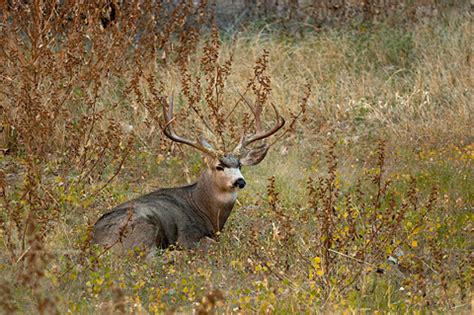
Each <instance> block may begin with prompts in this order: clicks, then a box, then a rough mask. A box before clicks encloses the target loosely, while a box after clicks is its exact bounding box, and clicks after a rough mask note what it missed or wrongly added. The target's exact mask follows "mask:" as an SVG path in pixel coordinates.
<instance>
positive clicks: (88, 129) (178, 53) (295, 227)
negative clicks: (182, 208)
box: [0, 1, 474, 313]
mask: <svg viewBox="0 0 474 315" xmlns="http://www.w3.org/2000/svg"><path fill="white" fill-rule="evenodd" d="M415 3H416V1H415ZM466 6H467V4H464V6H459V7H458V8H450V9H449V10H447V9H446V8H444V7H443V6H441V7H439V10H438V11H437V12H436V14H435V16H434V17H429V19H427V20H420V21H416V20H413V19H408V18H405V17H406V16H402V18H400V19H399V20H397V19H396V17H395V16H396V15H390V17H389V20H388V21H385V22H384V21H382V22H380V21H379V14H377V11H376V10H375V9H373V10H368V11H367V10H366V11H361V12H365V13H364V15H363V16H364V18H363V19H361V20H356V21H355V22H354V20H350V18H351V17H350V16H348V15H347V16H346V15H344V16H343V17H344V19H342V20H341V19H339V20H338V19H335V20H334V19H332V20H331V23H335V22H334V21H337V23H341V24H340V25H334V24H331V25H332V26H331V27H326V26H325V24H324V23H323V24H318V23H315V22H314V21H312V22H311V21H309V22H308V21H306V22H308V23H310V24H311V23H312V24H311V25H312V27H310V29H311V31H308V23H306V24H304V23H301V21H300V23H301V25H302V26H301V28H295V26H294V25H293V26H292V27H293V28H292V29H291V32H289V31H288V29H286V28H284V27H283V28H272V26H271V24H267V22H266V21H265V23H264V25H265V27H263V28H261V27H259V23H263V22H261V21H263V20H257V21H256V22H254V23H249V24H247V25H246V28H244V29H243V30H242V33H240V34H239V33H232V34H231V35H232V36H229V33H225V34H224V36H223V35H222V33H220V30H219V29H218V27H217V26H216V23H215V22H216V20H217V21H218V20H219V19H218V18H217V19H216V18H215V17H214V15H213V14H211V13H210V12H211V10H209V5H208V4H207V3H205V2H202V3H200V4H199V5H198V6H194V5H193V4H191V3H188V2H179V3H178V4H172V3H168V2H154V1H132V2H124V3H119V2H115V1H111V2H104V3H101V4H98V3H87V2H86V3H75V2H64V3H57V2H55V1H51V2H43V1H31V2H24V1H10V2H8V1H7V2H3V3H2V4H1V7H0V13H1V25H0V28H1V33H2V36H1V38H0V45H1V53H0V76H1V85H0V109H1V113H0V115H1V116H0V119H1V121H0V122H1V124H2V133H1V134H2V138H1V139H0V140H1V142H0V144H1V146H2V148H1V149H2V156H1V161H0V165H1V169H0V197H1V200H2V202H1V205H2V211H1V213H0V240H1V245H0V246H1V251H2V254H0V272H1V273H2V277H1V278H2V279H1V282H0V305H1V306H2V307H3V309H4V311H5V312H8V313H11V312H15V311H16V312H22V313H26V312H32V311H38V312H40V313H54V312H58V313H65V312H72V313H76V312H99V311H107V312H127V313H128V312H156V313H160V312H165V311H191V310H192V309H195V310H196V311H197V312H198V313H208V312H212V311H215V310H220V311H223V312H244V313H247V312H272V311H275V312H276V311H286V312H302V311H311V310H325V311H337V312H343V311H345V310H355V309H368V310H369V311H372V310H383V311H393V312H406V311H414V310H424V309H430V310H443V311H448V312H454V311H464V312H468V311H469V307H470V306H469V305H470V301H471V300H472V265H473V264H472V254H471V253H472V250H473V243H472V221H473V217H472V205H473V204H472V202H473V200H472V188H471V184H472V182H473V180H474V178H473V171H472V160H473V152H474V147H473V144H472V139H473V134H472V131H471V128H470V122H472V113H473V108H472V91H471V89H472V75H471V71H470V69H471V68H472V60H471V59H472V47H471V46H472V35H471V34H470V28H471V27H472V23H471V20H470V19H471V17H470V15H469V13H468V11H466ZM441 9H446V10H441ZM414 12H415V13H416V10H415V11H414ZM277 17H278V16H277ZM415 17H416V15H415ZM275 18H276V17H275ZM279 18H281V17H279ZM346 19H347V20H346ZM318 21H320V20H318ZM350 21H351V22H350ZM394 21H398V22H399V24H397V23H394ZM296 22H297V21H296ZM337 23H336V24H337ZM297 24H298V23H296V24H295V25H297ZM255 30H258V31H259V32H258V33H256V32H255ZM294 30H299V31H298V32H295V33H293V32H294ZM229 37H230V38H229ZM222 38H226V39H225V40H223V39H222ZM170 95H174V96H175V102H176V103H177V104H178V108H179V112H178V113H177V120H179V121H180V122H181V123H180V125H179V128H180V132H183V133H188V134H191V135H195V134H198V133H200V132H207V131H208V130H212V131H214V132H215V133H216V134H217V135H218V137H217V138H214V139H212V140H214V141H215V142H217V143H220V144H221V145H222V146H223V147H225V146H226V145H229V143H228V139H237V138H238V135H239V134H240V132H241V129H242V128H247V126H249V125H250V122H251V121H250V120H251V119H252V116H251V115H249V113H248V112H246V111H245V109H246V105H245V104H244V103H245V102H244V101H243V100H244V99H249V100H250V99H251V100H252V101H259V102H261V103H262V104H264V105H267V106H266V107H268V110H269V111H268V114H269V115H268V117H271V114H272V113H271V106H268V105H270V104H271V103H274V104H276V105H277V106H278V107H279V109H280V112H281V113H282V115H284V116H285V117H287V121H288V123H287V128H286V129H285V131H283V132H282V134H281V136H280V137H279V140H280V142H278V144H277V145H276V146H275V148H274V149H273V151H272V153H271V154H270V156H269V157H267V160H266V162H265V163H266V164H265V165H263V166H261V167H260V166H259V167H258V168H257V169H252V170H249V171H248V173H247V174H246V176H248V177H249V178H250V181H253V182H254V184H253V185H250V187H249V189H247V190H246V191H244V192H243V194H242V195H241V197H240V198H239V199H240V204H241V205H239V206H238V208H237V209H235V213H234V214H233V216H232V218H231V220H230V222H228V226H227V227H226V229H225V230H224V232H223V233H222V234H221V235H218V236H217V239H219V242H218V243H216V244H215V245H213V246H211V248H209V249H208V251H207V252H201V251H196V252H193V251H170V252H166V253H165V254H164V255H163V256H160V257H156V258H155V259H153V260H152V261H144V260H142V259H137V257H135V256H133V255H132V256H131V257H117V256H114V255H113V254H111V253H110V252H109V251H107V250H103V249H100V248H95V247H91V246H90V244H89V241H90V232H91V226H92V224H93V223H94V222H95V220H96V219H97V218H98V217H99V215H100V214H102V213H104V212H105V211H106V209H108V208H110V207H111V206H113V205H116V204H118V203H119V202H121V201H124V200H126V199H129V198H131V197H132V196H133V195H136V194H139V193H143V192H146V191H149V190H150V189H152V188H155V187H164V186H172V185H175V184H183V181H184V180H183V178H182V177H181V176H176V174H183V176H184V177H185V178H186V180H187V181H190V180H192V179H193V178H195V176H196V174H197V173H198V172H199V169H201V168H202V164H201V162H200V160H199V157H198V156H197V155H194V154H190V153H189V152H188V151H183V150H182V148H181V147H180V146H177V145H173V144H171V143H169V142H168V141H167V140H165V139H163V138H162V135H161V130H160V122H161V119H162V117H161V115H162V109H161V107H160V104H161V102H162V100H163V98H167V97H169V96H170ZM281 165H285V167H281ZM264 178H268V179H267V182H265V181H264V180H262V179H264Z"/></svg>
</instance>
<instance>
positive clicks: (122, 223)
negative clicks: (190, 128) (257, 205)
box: [92, 152, 266, 251]
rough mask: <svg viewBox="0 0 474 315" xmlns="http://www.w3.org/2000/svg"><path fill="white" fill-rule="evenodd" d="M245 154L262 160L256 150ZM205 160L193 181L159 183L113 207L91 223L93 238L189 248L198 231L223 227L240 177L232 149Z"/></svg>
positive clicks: (211, 232)
mask: <svg viewBox="0 0 474 315" xmlns="http://www.w3.org/2000/svg"><path fill="white" fill-rule="evenodd" d="M265 153H266V152H265ZM249 154H250V155H252V158H257V159H259V160H260V161H261V158H260V156H258V154H255V153H252V152H249ZM207 162H208V168H207V169H206V170H205V171H204V172H203V173H202V174H201V176H200V178H199V179H198V181H197V182H196V183H194V184H192V185H189V186H184V187H178V188H166V189H160V190H157V191H154V192H152V193H149V194H147V195H144V196H141V197H139V198H136V199H133V200H130V201H127V202H125V203H123V204H121V205H119V206H117V207H115V208H113V209H112V210H111V211H110V212H108V213H106V214H105V215H103V216H102V217H101V218H100V219H99V220H98V221H97V222H96V224H95V225H94V229H93V238H92V242H93V243H96V244H101V245H103V246H105V247H114V246H119V247H121V248H123V249H133V248H135V247H143V249H144V250H145V251H150V250H152V249H154V248H156V247H157V248H161V249H165V248H167V247H168V246H170V245H175V244H177V245H179V246H183V247H185V248H192V247H194V246H195V244H196V243H197V242H199V240H200V239H202V238H203V237H206V236H207V237H212V236H213V235H214V234H215V233H216V232H218V231H220V230H222V228H223V227H224V224H225V222H226V221H227V219H228V217H229V215H230V213H231V211H232V208H233V207H234V203H235V200H236V197H237V190H239V189H240V188H243V187H244V186H245V181H244V179H243V177H242V174H241V173H240V164H241V163H240V160H239V158H237V157H235V156H234V155H231V154H229V155H225V156H223V157H220V158H219V159H217V158H216V159H212V160H207ZM222 165H223V166H224V167H225V168H224V169H222V167H223V166H222ZM219 168H220V170H219ZM242 182H243V185H239V183H242Z"/></svg>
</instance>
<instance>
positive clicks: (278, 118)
mask: <svg viewBox="0 0 474 315" xmlns="http://www.w3.org/2000/svg"><path fill="white" fill-rule="evenodd" d="M271 105H272V107H273V110H274V111H275V116H276V122H275V126H273V128H271V129H269V130H267V131H262V130H260V131H258V132H257V133H256V134H254V135H253V136H252V137H250V138H249V139H246V140H245V141H244V143H243V146H244V147H245V146H247V145H249V144H251V143H252V142H255V141H257V140H262V139H265V138H267V137H270V136H271V135H273V134H274V133H275V132H277V131H278V130H280V129H281V127H283V126H284V125H285V119H283V117H281V116H280V114H279V113H278V110H277V109H276V107H275V105H273V104H271Z"/></svg>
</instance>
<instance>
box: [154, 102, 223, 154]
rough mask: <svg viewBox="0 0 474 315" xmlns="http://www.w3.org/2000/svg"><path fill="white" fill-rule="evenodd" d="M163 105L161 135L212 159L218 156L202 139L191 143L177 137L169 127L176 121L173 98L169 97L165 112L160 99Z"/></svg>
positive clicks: (164, 103)
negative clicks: (163, 121) (163, 120)
mask: <svg viewBox="0 0 474 315" xmlns="http://www.w3.org/2000/svg"><path fill="white" fill-rule="evenodd" d="M162 105H163V117H164V119H165V124H164V126H162V129H163V133H164V134H165V135H166V136H167V137H168V138H169V139H170V140H172V141H175V142H179V143H183V144H187V145H189V146H191V147H193V148H195V149H197V150H199V151H201V152H204V153H206V154H208V155H210V156H212V157H217V156H219V153H218V152H217V151H216V150H214V149H213V148H212V146H211V145H210V144H209V143H208V142H207V141H206V140H205V139H204V138H203V137H199V138H198V140H197V141H191V140H189V139H186V138H183V137H181V136H178V135H177V134H176V133H175V132H174V130H173V128H172V127H171V125H172V123H173V122H174V121H175V120H176V118H175V117H173V97H172V96H170V101H169V109H168V111H166V99H165V98H163V99H162Z"/></svg>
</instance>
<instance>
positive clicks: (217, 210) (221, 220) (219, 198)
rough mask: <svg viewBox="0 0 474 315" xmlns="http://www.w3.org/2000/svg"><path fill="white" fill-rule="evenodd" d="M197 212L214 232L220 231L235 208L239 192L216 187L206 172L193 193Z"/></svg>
mask: <svg viewBox="0 0 474 315" xmlns="http://www.w3.org/2000/svg"><path fill="white" fill-rule="evenodd" d="M191 194H192V199H193V202H194V204H195V206H196V208H197V210H198V211H199V212H200V213H201V214H203V215H205V216H206V218H207V219H209V221H210V222H211V224H212V228H213V232H214V233H215V232H218V231H220V230H221V229H222V228H223V227H224V224H225V222H226V221H227V218H228V217H229V215H230V212H231V211H232V208H233V207H234V203H235V200H236V198H237V192H235V191H234V192H229V191H223V190H221V189H219V187H216V185H214V183H213V181H212V177H211V175H210V172H209V171H207V170H206V171H204V172H203V173H202V174H201V176H200V177H199V180H198V181H197V183H196V185H194V187H193V190H192V192H191Z"/></svg>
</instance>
